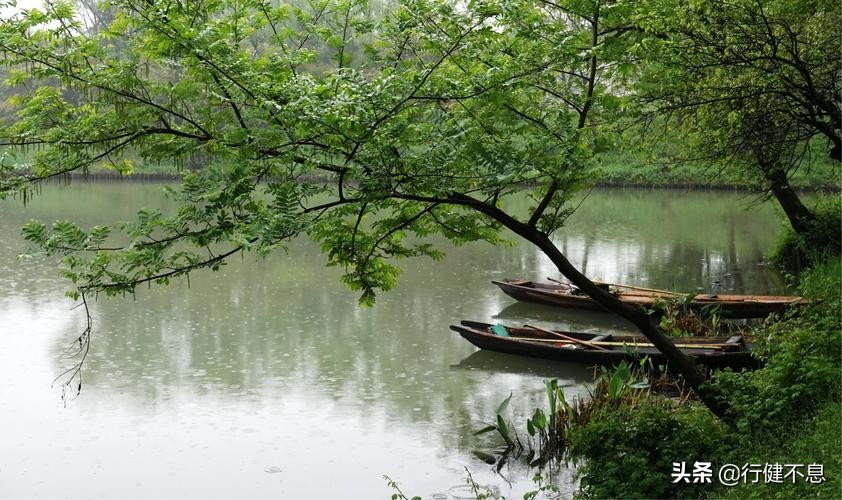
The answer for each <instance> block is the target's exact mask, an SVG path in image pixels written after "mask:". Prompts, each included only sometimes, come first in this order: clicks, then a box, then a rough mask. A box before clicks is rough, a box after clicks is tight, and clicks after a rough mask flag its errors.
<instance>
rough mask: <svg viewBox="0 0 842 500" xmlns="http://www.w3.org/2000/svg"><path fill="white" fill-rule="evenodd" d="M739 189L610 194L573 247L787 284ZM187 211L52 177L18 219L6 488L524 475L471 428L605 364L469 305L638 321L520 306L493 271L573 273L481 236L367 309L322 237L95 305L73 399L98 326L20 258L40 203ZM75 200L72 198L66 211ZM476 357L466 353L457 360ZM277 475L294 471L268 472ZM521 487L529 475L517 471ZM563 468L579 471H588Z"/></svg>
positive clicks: (342, 490) (629, 260)
mask: <svg viewBox="0 0 842 500" xmlns="http://www.w3.org/2000/svg"><path fill="white" fill-rule="evenodd" d="M739 204H740V200H739V199H737V198H736V197H735V196H734V195H731V194H724V193H689V194H687V193H673V192H645V193H642V192H622V191H606V192H596V193H594V194H592V195H591V197H590V199H589V200H588V201H587V203H586V204H585V205H583V209H582V210H581V211H580V212H579V213H577V214H576V215H574V217H573V218H571V219H570V221H569V225H568V227H567V228H565V229H563V230H562V231H560V232H559V233H558V234H557V235H556V241H557V243H558V244H559V245H560V247H562V248H564V249H565V250H566V251H567V252H568V255H569V256H570V258H571V260H572V261H573V262H574V263H575V264H577V265H580V266H581V267H582V268H584V269H585V270H586V272H587V273H588V274H589V275H591V276H593V277H599V278H602V279H605V280H609V281H621V282H628V283H635V284H639V285H642V286H653V287H656V288H671V287H675V288H678V289H682V290H694V289H696V288H699V287H702V288H704V287H709V286H711V283H713V280H714V279H719V280H720V283H721V286H723V287H728V289H731V288H733V289H734V290H735V291H738V292H778V291H781V284H780V280H779V278H778V277H777V276H776V275H775V274H774V273H772V272H771V271H770V270H769V269H768V267H765V266H762V265H759V264H761V263H762V250H763V249H765V248H768V247H769V244H770V243H771V241H772V240H773V238H774V231H775V221H774V217H773V216H772V213H771V210H770V209H769V208H768V207H765V208H764V207H761V209H760V210H756V211H752V212H742V211H740V210H739ZM143 206H146V207H153V206H159V207H162V208H163V209H167V208H168V205H167V202H166V201H165V200H163V198H162V197H161V195H160V186H154V185H152V186H138V185H125V184H118V185H85V184H75V185H71V186H69V187H66V188H63V189H61V190H58V189H52V188H50V189H46V190H45V193H44V194H43V195H42V196H41V197H39V198H36V199H35V201H34V202H33V203H32V204H31V206H29V207H27V209H26V210H24V209H23V208H22V207H21V206H20V205H19V204H17V203H15V202H8V201H7V202H4V203H3V204H2V205H0V209H2V210H3V221H2V222H0V283H2V284H3V287H2V289H0V325H1V326H0V335H2V340H3V342H4V349H3V350H0V377H2V378H3V380H4V381H10V383H6V384H4V385H2V386H0V400H2V401H4V402H5V403H7V405H8V407H9V408H14V409H15V411H10V412H0V426H1V427H2V428H4V443H3V447H2V450H0V497H10V498H16V497H21V496H26V497H35V498H38V497H43V498H54V497H62V496H67V497H74V498H78V497H86V498H88V497H89V498H109V497H113V495H114V491H120V492H121V493H120V496H121V497H125V498H132V497H134V498H149V497H167V496H169V497H196V496H201V497H205V498H231V497H248V498H266V497H274V498H278V497H281V498H287V497H291V498H301V497H307V498H379V497H387V496H388V494H389V491H388V490H387V489H386V487H385V483H384V482H383V480H382V478H381V475H382V474H389V475H390V476H392V477H393V478H395V479H396V480H398V481H399V482H401V484H402V485H403V487H404V490H405V491H407V492H412V493H413V494H422V495H429V494H433V493H437V492H443V491H447V488H448V487H450V486H452V485H455V484H459V483H460V482H461V481H462V478H463V477H464V469H463V467H464V466H465V465H468V466H469V467H470V468H471V471H472V474H474V476H475V477H476V478H477V480H478V481H480V482H482V483H493V484H498V485H503V486H505V482H503V481H502V480H501V479H500V478H499V477H497V476H495V475H494V473H493V472H491V471H490V470H489V469H488V467H487V466H485V465H484V464H483V463H482V462H479V461H478V460H476V459H474V458H472V456H471V453H470V451H471V450H472V449H474V448H478V447H479V448H482V447H483V446H492V445H493V444H495V442H494V440H493V436H490V435H487V436H483V437H481V438H478V437H475V436H473V431H475V430H476V429H477V428H478V427H479V426H480V425H481V422H482V421H484V420H486V419H488V418H489V417H490V416H492V415H493V412H494V410H495V408H496V407H497V405H498V404H499V403H500V402H501V401H502V400H503V399H504V398H506V397H507V396H508V395H509V394H510V393H512V392H514V394H515V395H516V397H515V399H514V400H513V404H512V408H513V411H514V412H515V415H514V416H513V420H514V421H523V418H525V417H526V415H527V414H528V413H531V411H532V409H533V408H534V407H536V406H539V405H544V398H545V397H546V396H545V394H544V390H543V384H542V380H543V379H545V378H549V377H558V378H559V379H561V380H562V381H563V383H564V384H565V385H566V386H567V388H566V390H567V393H568V396H572V395H574V394H577V393H580V392H582V391H583V390H584V384H585V382H586V381H587V380H588V372H587V369H585V368H583V367H581V366H578V365H574V366H568V365H563V364H558V363H552V362H545V361H541V360H532V359H527V358H518V357H515V356H508V355H504V354H496V353H487V352H476V350H475V349H474V348H473V347H472V346H471V345H470V344H469V343H468V342H466V341H464V340H463V339H462V338H461V337H459V336H458V335H457V334H455V333H453V332H451V331H450V330H449V329H448V328H447V326H448V325H449V324H451V323H455V322H458V321H459V320H460V319H463V318H464V319H474V320H479V321H489V322H495V321H501V322H511V323H515V324H520V323H524V322H535V323H536V324H539V325H542V326H548V327H559V328H565V329H573V330H585V331H595V330H610V331H614V330H617V331H622V330H625V329H627V328H628V325H625V324H623V323H622V322H621V320H619V319H615V318H606V317H605V316H602V315H594V314H592V313H580V312H575V311H564V310H557V309H553V308H547V307H543V306H535V305H527V304H515V303H514V302H513V301H512V300H511V299H509V298H508V297H506V296H505V295H504V294H503V293H502V292H500V291H499V290H498V289H497V288H496V287H494V286H492V285H491V284H490V281H491V280H492V279H498V278H502V277H513V276H523V277H526V278H529V279H543V278H545V277H546V276H556V275H557V274H556V273H555V271H554V269H553V268H552V267H551V266H550V265H549V263H548V261H547V260H546V259H545V258H544V257H543V256H542V255H540V254H538V253H537V252H536V251H535V249H534V248H532V247H530V246H526V245H520V244H518V245H515V246H512V247H503V246H501V247H493V246H491V245H487V244H474V245H468V246H465V247H461V248H455V249H448V254H449V255H448V258H447V259H445V260H444V261H443V262H438V263H432V262H430V261H427V260H415V261H409V262H407V263H405V265H406V272H405V274H404V276H402V278H401V281H400V284H399V286H398V288H397V289H396V290H395V291H393V292H391V293H389V294H386V295H383V296H382V297H380V298H379V300H378V304H377V306H375V307H374V308H373V309H364V308H360V307H359V306H358V305H357V302H356V299H357V297H356V296H355V294H353V293H352V292H349V291H347V290H346V289H344V288H342V286H341V285H339V282H338V273H337V271H336V270H334V269H327V268H325V267H324V258H323V257H322V256H321V255H320V254H319V252H318V251H317V248H316V246H315V245H313V244H312V243H310V242H307V241H303V240H302V241H296V242H293V243H292V245H291V247H290V250H289V252H288V253H287V254H277V255H274V256H272V257H271V258H269V259H265V260H256V261H255V260H252V259H251V258H249V257H247V258H245V259H244V260H242V261H240V260H235V261H233V262H232V263H231V265H230V266H227V267H225V268H223V270H222V271H220V272H219V273H210V272H208V273H197V274H196V275H194V276H192V277H191V283H190V285H191V286H190V288H189V289H188V287H187V284H186V283H184V282H180V283H176V284H174V285H172V286H170V287H167V288H152V289H150V290H145V289H144V290H139V292H138V294H137V296H136V297H135V298H127V299H120V298H112V299H104V298H103V299H100V300H98V301H97V302H95V303H94V307H93V313H94V316H95V318H94V319H95V322H96V323H95V324H96V330H95V332H94V337H93V344H92V350H91V354H90V358H89V362H88V364H87V366H86V371H85V373H84V377H85V379H84V381H85V388H84V391H83V393H82V396H81V397H80V398H79V399H78V400H76V401H75V402H73V403H72V404H70V405H69V406H68V408H66V409H64V408H62V406H61V403H60V401H59V400H58V398H57V397H56V395H55V394H54V393H53V392H51V391H50V389H49V383H50V381H51V380H52V377H54V376H55V375H56V374H57V373H58V372H59V371H60V370H61V368H62V367H63V366H65V364H66V362H67V361H66V360H65V361H62V360H60V359H59V357H58V355H59V353H60V352H61V351H62V350H63V349H64V348H65V346H66V344H67V342H69V341H70V340H72V338H74V336H75V334H76V333H77V331H78V329H79V327H80V317H79V314H78V311H75V312H74V311H71V310H70V306H71V304H70V302H69V301H67V300H66V299H63V298H62V296H61V292H62V290H63V289H64V288H65V287H66V285H65V283H63V282H61V281H60V280H59V279H58V278H56V277H55V267H54V266H52V265H47V263H46V262H45V261H44V260H43V259H34V260H26V261H18V260H16V259H15V257H14V256H15V255H16V254H18V253H21V252H22V251H23V249H24V248H25V245H23V244H22V243H21V242H20V240H19V237H18V231H19V229H18V228H19V227H20V225H22V224H23V223H24V222H25V221H26V220H27V219H28V218H31V217H34V218H40V219H44V220H51V219H55V218H57V217H66V216H70V217H72V218H73V219H76V220H79V221H81V222H83V223H85V224H86V225H92V224H97V223H102V222H107V220H108V219H109V218H118V219H119V218H122V219H128V218H129V217H130V216H131V213H132V212H133V211H134V210H135V209H137V208H139V207H143ZM66 207H74V208H73V213H70V214H68V213H67V210H66ZM454 367H458V368H454ZM266 470H272V471H278V470H280V472H272V473H271V474H270V473H267V472H266ZM504 473H505V474H506V475H507V477H510V479H511V480H512V481H513V483H514V487H513V488H514V489H513V490H512V491H506V490H504V491H505V494H506V495H507V496H509V497H518V496H520V494H521V493H522V492H523V491H524V490H525V489H526V488H528V487H529V480H528V478H527V475H526V474H525V472H524V471H522V470H519V469H517V468H516V467H515V468H513V469H509V470H507V471H504ZM563 477H565V478H569V474H567V475H564V476H563Z"/></svg>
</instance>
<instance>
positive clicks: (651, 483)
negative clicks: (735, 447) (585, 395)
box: [570, 400, 730, 498]
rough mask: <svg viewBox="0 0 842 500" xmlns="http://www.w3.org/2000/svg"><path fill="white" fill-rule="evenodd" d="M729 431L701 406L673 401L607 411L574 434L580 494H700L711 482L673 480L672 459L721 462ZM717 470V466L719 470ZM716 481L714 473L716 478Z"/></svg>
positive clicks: (651, 496) (601, 495)
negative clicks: (679, 404) (578, 464)
mask: <svg viewBox="0 0 842 500" xmlns="http://www.w3.org/2000/svg"><path fill="white" fill-rule="evenodd" d="M728 434H729V430H728V428H727V427H726V426H725V425H724V424H722V423H721V422H719V421H718V420H717V419H716V418H715V417H714V416H713V415H712V414H711V413H710V412H708V411H707V410H706V409H704V408H701V407H695V406H691V407H686V406H685V407H676V406H674V405H673V404H672V403H671V402H670V401H669V400H661V402H659V403H653V404H650V405H644V406H638V407H635V408H631V407H622V408H619V409H612V410H608V411H605V412H602V413H601V414H599V415H598V417H597V418H594V419H593V420H592V421H591V422H590V423H588V424H587V425H586V426H584V427H577V428H575V429H574V431H573V433H572V436H571V447H570V451H571V454H572V456H574V457H576V458H578V459H584V461H583V462H582V464H581V465H580V466H579V467H578V469H577V473H578V475H579V485H580V489H579V492H578V493H577V495H578V496H579V497H580V498H698V497H699V496H700V495H701V494H702V493H703V491H704V490H705V489H706V488H710V487H711V484H703V483H699V484H691V483H683V482H681V483H673V479H674V478H673V477H672V473H673V463H677V462H684V463H685V464H686V467H687V469H686V470H687V472H690V471H692V468H693V463H694V462H696V461H699V462H711V463H713V464H714V465H715V464H717V463H721V457H724V456H726V455H727V454H728V450H729V446H730V445H729V437H728ZM714 472H715V469H714ZM713 480H714V481H715V478H714V479H713Z"/></svg>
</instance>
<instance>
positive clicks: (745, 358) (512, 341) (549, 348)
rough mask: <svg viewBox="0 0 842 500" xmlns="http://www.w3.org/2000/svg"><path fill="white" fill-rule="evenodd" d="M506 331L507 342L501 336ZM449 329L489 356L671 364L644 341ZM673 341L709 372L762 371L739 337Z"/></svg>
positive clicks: (482, 327)
mask: <svg viewBox="0 0 842 500" xmlns="http://www.w3.org/2000/svg"><path fill="white" fill-rule="evenodd" d="M492 327H493V329H492ZM501 328H503V331H502V333H505V334H506V335H505V336H504V335H500V334H499V333H500V332H501V330H500V329H501ZM450 329H451V330H453V331H455V332H457V333H459V335H461V336H462V337H464V338H465V339H466V340H467V341H468V342H470V343H472V344H474V345H475V346H477V347H479V348H480V349H486V350H489V351H497V352H505V353H509V354H519V355H522V356H531V357H537V358H545V359H554V360H557V361H565V362H568V363H585V364H589V365H615V364H617V363H619V362H621V361H623V360H627V361H630V362H634V361H638V360H640V359H641V358H642V357H643V356H649V358H651V359H652V361H653V362H654V363H655V364H664V363H665V362H666V360H665V358H664V356H663V354H661V353H660V351H658V350H657V349H655V347H654V346H652V344H651V343H649V341H648V340H647V339H646V338H645V337H637V336H625V335H598V334H591V333H578V332H563V331H552V332H550V331H547V330H539V329H533V328H516V327H511V326H505V327H503V326H502V325H490V324H488V323H479V322H476V321H462V322H461V324H459V325H451V326H450ZM495 330H496V331H497V332H498V333H495ZM558 335H561V336H558ZM562 337H567V338H568V339H570V340H568V339H564V338H562ZM672 341H673V342H674V343H675V345H676V347H678V348H679V349H681V350H682V351H683V352H684V353H685V354H688V355H690V356H692V357H693V358H694V360H695V361H696V363H697V364H700V365H704V366H706V367H708V368H726V367H727V368H734V369H741V368H756V367H758V366H759V362H758V360H757V359H756V358H754V357H752V355H751V348H752V345H751V344H750V343H748V344H747V343H745V342H744V341H743V338H742V337H740V336H735V337H675V338H672Z"/></svg>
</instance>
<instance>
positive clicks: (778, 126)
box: [630, 0, 842, 234]
mask: <svg viewBox="0 0 842 500" xmlns="http://www.w3.org/2000/svg"><path fill="white" fill-rule="evenodd" d="M639 8H640V9H641V11H640V16H639V19H641V21H640V22H639V23H638V24H637V27H638V28H639V29H640V30H641V31H644V32H646V33H648V34H649V35H650V36H649V37H647V38H644V39H643V41H642V42H641V43H639V44H638V45H637V46H636V47H635V48H634V49H633V50H631V51H630V53H631V54H634V55H636V56H638V57H641V58H643V59H645V60H647V61H649V64H648V65H647V66H646V68H647V69H646V70H645V71H643V74H642V76H641V80H640V82H639V84H638V86H637V95H638V96H639V97H640V99H641V100H643V101H644V102H646V103H647V104H648V105H650V110H652V111H654V114H655V115H657V116H660V117H664V116H667V117H668V118H667V120H668V121H669V122H670V123H671V124H677V126H678V127H679V129H680V130H681V132H682V133H683V134H686V137H687V138H688V143H689V144H690V145H691V149H692V150H693V151H694V154H693V156H695V157H701V158H702V159H704V160H711V161H717V162H721V163H725V164H726V165H727V166H729V167H731V168H734V169H736V170H737V171H738V172H740V173H741V174H742V175H743V177H744V178H745V180H746V182H747V183H749V184H754V185H760V186H761V187H762V188H763V189H764V190H765V191H766V192H767V193H769V195H771V196H773V197H775V198H776V199H777V201H778V202H779V203H780V205H781V207H782V208H783V210H784V213H785V214H786V215H787V218H788V219H789V221H790V224H791V225H792V227H793V229H794V230H795V231H796V233H798V234H804V233H805V232H806V231H807V230H808V228H809V226H810V222H811V221H812V220H813V219H814V215H813V214H812V213H811V211H810V210H809V209H808V208H807V207H806V206H805V205H804V204H803V203H802V202H801V200H800V199H799V197H798V195H797V194H796V193H795V191H794V190H793V189H792V187H791V185H790V178H791V176H792V174H793V173H794V172H795V171H796V170H797V169H798V168H803V167H804V166H805V165H807V166H809V164H810V162H811V160H813V158H812V157H811V153H812V147H813V146H816V143H822V142H823V143H824V144H828V145H829V148H828V149H829V155H830V157H831V158H832V159H834V160H836V161H837V162H838V161H842V136H841V135H840V127H842V114H840V90H842V89H840V85H839V74H840V72H839V68H840V65H842V53H841V52H840V50H839V47H840V45H842V36H841V35H840V29H839V20H840V19H842V7H840V4H839V2H832V1H823V0H818V1H812V0H811V1H803V2H792V1H780V0H727V1H726V0H718V1H713V2H689V3H688V2H672V1H666V2H665V1H661V0H657V1H653V2H648V3H643V4H641V7H639Z"/></svg>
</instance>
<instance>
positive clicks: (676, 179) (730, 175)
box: [594, 154, 842, 192]
mask: <svg viewBox="0 0 842 500" xmlns="http://www.w3.org/2000/svg"><path fill="white" fill-rule="evenodd" d="M594 169H595V170H596V171H597V172H598V174H599V175H600V180H599V184H598V185H600V186H606V187H652V188H677V189H723V190H734V191H756V190H758V187H757V186H752V185H751V184H749V183H747V181H746V179H745V178H743V177H741V176H739V175H738V174H736V173H735V172H733V171H732V170H729V169H724V168H721V167H714V166H706V165H700V164H694V163H670V162H655V161H651V160H649V161H647V160H645V159H643V158H641V157H639V156H636V155H632V154H616V155H608V156H606V157H605V158H603V159H601V160H600V161H599V163H598V164H597V165H596V166H594ZM790 182H791V184H792V186H793V187H795V188H797V189H799V190H804V191H833V192H838V191H839V190H840V186H842V177H840V175H839V168H838V163H836V162H833V161H831V160H824V159H822V160H817V161H815V162H814V164H813V165H811V166H810V167H809V168H807V167H803V168H800V169H798V170H797V171H795V172H794V173H793V174H792V175H791V178H790Z"/></svg>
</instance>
